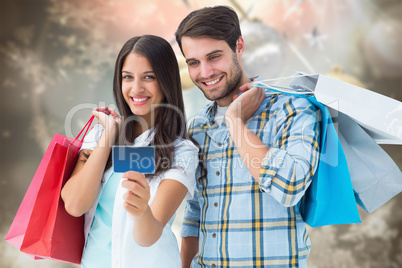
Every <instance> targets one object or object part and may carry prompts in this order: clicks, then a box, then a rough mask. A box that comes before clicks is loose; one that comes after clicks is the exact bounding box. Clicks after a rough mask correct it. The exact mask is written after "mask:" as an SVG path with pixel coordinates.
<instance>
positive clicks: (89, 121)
mask: <svg viewBox="0 0 402 268" xmlns="http://www.w3.org/2000/svg"><path fill="white" fill-rule="evenodd" d="M94 119H95V116H94V115H93V116H91V118H90V119H89V120H88V122H87V123H86V124H85V126H84V127H83V128H82V130H81V132H80V133H79V134H78V135H77V137H75V139H74V141H73V144H74V143H75V142H76V141H77V140H78V138H79V137H80V136H81V134H82V132H84V130H85V133H84V135H83V136H82V139H81V140H80V142H81V144H82V143H83V142H84V138H85V136H86V135H87V133H88V130H89V128H90V127H91V125H92V122H93V121H94ZM80 147H81V146H80ZM80 147H77V149H75V152H74V157H75V155H76V154H77V152H78V150H79V149H80Z"/></svg>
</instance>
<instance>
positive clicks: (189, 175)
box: [161, 139, 199, 200]
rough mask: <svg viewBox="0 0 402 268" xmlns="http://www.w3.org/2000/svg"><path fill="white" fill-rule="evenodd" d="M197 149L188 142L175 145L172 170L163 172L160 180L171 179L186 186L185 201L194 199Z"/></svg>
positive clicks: (180, 141) (179, 142)
mask: <svg viewBox="0 0 402 268" xmlns="http://www.w3.org/2000/svg"><path fill="white" fill-rule="evenodd" d="M198 164H199V163H198V147H197V146H195V145H194V143H193V142H191V141H190V140H183V139H181V140H179V141H178V142H176V143H175V156H174V161H173V164H172V168H171V169H169V170H167V171H165V172H164V173H163V174H162V175H161V176H162V179H172V180H176V181H178V182H180V183H182V184H183V185H184V186H186V188H187V190H188V192H187V195H186V200H188V199H192V198H193V197H194V192H195V190H196V171H197V168H198Z"/></svg>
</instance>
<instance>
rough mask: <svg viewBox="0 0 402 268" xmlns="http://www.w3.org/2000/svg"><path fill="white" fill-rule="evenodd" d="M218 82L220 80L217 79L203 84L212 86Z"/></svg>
mask: <svg viewBox="0 0 402 268" xmlns="http://www.w3.org/2000/svg"><path fill="white" fill-rule="evenodd" d="M219 80H221V79H220V78H218V79H216V80H214V81H211V82H205V84H207V86H210V85H214V84H216V83H218V82H219Z"/></svg>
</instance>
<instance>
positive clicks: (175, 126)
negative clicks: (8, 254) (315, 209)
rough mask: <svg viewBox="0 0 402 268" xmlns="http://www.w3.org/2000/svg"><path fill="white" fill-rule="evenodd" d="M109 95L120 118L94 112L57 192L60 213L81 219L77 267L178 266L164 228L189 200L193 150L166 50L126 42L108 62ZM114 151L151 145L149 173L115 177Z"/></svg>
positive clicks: (155, 41)
mask: <svg viewBox="0 0 402 268" xmlns="http://www.w3.org/2000/svg"><path fill="white" fill-rule="evenodd" d="M113 93H114V96H115V100H116V103H117V107H118V109H119V112H120V114H121V116H119V115H118V114H117V113H116V112H115V111H114V110H112V109H110V108H108V107H102V108H96V109H94V111H93V115H95V116H96V117H97V118H98V120H99V123H100V124H98V125H97V126H96V127H95V128H94V129H93V130H92V131H91V132H90V133H89V134H88V136H87V137H86V138H85V140H84V145H83V146H82V148H81V153H80V160H79V161H78V162H77V165H76V167H75V169H74V171H73V174H72V175H71V177H70V179H69V180H68V181H67V182H66V184H65V186H64V187H63V190H62V193H61V196H62V198H63V200H64V202H65V207H66V210H67V212H68V213H70V214H71V215H73V216H81V215H82V214H85V238H86V244H85V248H84V252H83V257H82V262H81V265H82V267H102V266H104V265H105V264H107V266H108V267H113V268H115V267H119V268H120V267H121V268H124V267H162V266H167V267H181V261H180V255H179V250H178V246H177V240H176V238H175V236H174V234H173V232H172V230H171V225H172V221H173V219H174V215H175V212H176V210H177V209H178V207H179V205H180V204H181V202H182V201H183V199H184V198H185V197H186V196H187V197H188V198H192V197H193V195H194V193H195V189H196V188H195V182H196V177H195V176H196V175H195V173H196V169H197V167H198V147H197V146H196V145H195V144H194V143H193V141H191V140H190V138H189V136H188V134H187V131H186V120H185V117H184V103H183V97H182V92H181V86H180V76H179V68H178V64H177V60H176V57H175V54H174V52H173V49H172V47H171V46H170V44H169V43H168V42H167V41H166V40H164V39H163V38H161V37H157V36H153V35H145V36H138V37H134V38H131V39H130V40H128V41H127V42H126V43H125V44H124V45H123V47H122V49H121V51H120V53H119V55H118V57H117V60H116V65H115V72H114V87H113ZM115 144H118V145H127V146H135V147H139V146H141V147H145V146H154V147H155V159H156V168H155V169H156V170H155V173H154V174H148V175H145V174H142V173H139V172H134V171H130V170H129V169H130V168H129V167H127V170H126V171H127V172H125V173H124V174H123V175H121V174H117V173H115V172H114V171H113V170H112V168H110V166H111V161H112V159H111V157H112V154H111V147H112V145H115ZM161 159H163V160H164V161H161ZM121 178H123V179H121ZM150 246H152V247H150ZM155 256H158V258H155ZM151 260H152V261H151Z"/></svg>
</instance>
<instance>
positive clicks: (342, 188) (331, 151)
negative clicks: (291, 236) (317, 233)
mask: <svg viewBox="0 0 402 268" xmlns="http://www.w3.org/2000/svg"><path fill="white" fill-rule="evenodd" d="M253 84H254V85H255V86H258V87H262V88H264V89H267V90H269V91H273V92H278V93H282V94H290V95H294V96H297V97H303V98H307V99H308V100H309V101H310V102H311V103H312V104H313V105H315V106H316V107H317V108H318V109H320V111H321V124H320V126H321V129H320V130H321V139H320V159H319V163H318V166H317V170H316V172H315V174H314V176H313V178H312V182H311V184H310V187H309V188H308V189H307V191H306V193H305V196H304V197H303V199H302V200H301V201H300V203H299V206H300V213H301V215H302V217H303V219H304V221H305V223H307V224H308V225H309V226H310V227H319V226H324V225H334V224H350V223H361V220H360V216H359V212H358V209H357V203H356V198H355V195H354V191H353V187H352V182H351V178H350V173H349V169H348V165H347V161H346V157H345V154H344V152H343V149H342V146H341V143H340V141H339V138H338V135H337V132H336V130H335V127H334V124H333V121H332V118H331V114H330V112H329V111H328V108H327V107H326V106H325V105H324V104H322V103H320V102H319V101H318V100H317V99H316V98H315V96H314V95H308V94H301V92H300V91H299V92H298V91H297V90H295V88H297V85H295V84H294V85H293V89H291V91H289V90H286V88H280V87H275V86H270V85H266V84H264V83H263V82H261V81H254V82H253ZM302 90H303V88H302Z"/></svg>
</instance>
